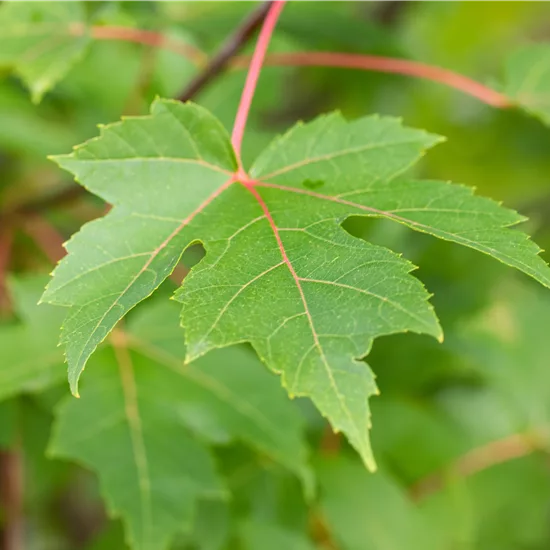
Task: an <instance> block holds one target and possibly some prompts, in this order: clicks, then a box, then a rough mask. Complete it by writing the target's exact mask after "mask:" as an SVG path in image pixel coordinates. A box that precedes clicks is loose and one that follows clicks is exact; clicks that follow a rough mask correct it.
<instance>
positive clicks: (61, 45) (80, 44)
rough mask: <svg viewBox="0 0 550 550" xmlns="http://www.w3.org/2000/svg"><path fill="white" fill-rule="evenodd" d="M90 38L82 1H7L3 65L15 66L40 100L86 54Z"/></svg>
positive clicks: (0, 37)
mask: <svg viewBox="0 0 550 550" xmlns="http://www.w3.org/2000/svg"><path fill="white" fill-rule="evenodd" d="M89 42H90V37H89V36H88V33H87V32H86V30H85V28H84V6H83V4H82V3H81V2H78V1H77V2H4V3H3V5H2V6H1V7H0V66H2V65H3V66H8V67H12V68H13V69H14V70H15V72H16V73H17V74H18V75H20V76H21V78H22V79H23V81H24V82H25V83H26V84H27V86H28V87H29V88H30V90H31V94H32V99H33V101H34V102H35V103H38V102H39V101H40V100H41V99H42V96H43V95H44V94H45V93H46V92H47V91H48V90H50V89H51V88H52V87H53V86H54V85H55V84H56V83H57V82H59V80H61V79H62V78H63V76H65V74H66V73H67V72H68V71H69V69H70V68H71V67H72V65H73V64H74V63H75V62H76V61H77V60H78V59H79V58H80V57H81V56H82V55H83V53H84V52H85V50H86V47H87V45H88V43H89Z"/></svg>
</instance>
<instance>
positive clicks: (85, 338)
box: [44, 100, 550, 468]
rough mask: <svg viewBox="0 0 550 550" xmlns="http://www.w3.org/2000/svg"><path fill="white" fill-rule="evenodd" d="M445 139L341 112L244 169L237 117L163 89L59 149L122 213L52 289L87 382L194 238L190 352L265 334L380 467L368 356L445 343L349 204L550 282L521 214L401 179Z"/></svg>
mask: <svg viewBox="0 0 550 550" xmlns="http://www.w3.org/2000/svg"><path fill="white" fill-rule="evenodd" d="M439 140H440V138H438V137H437V136H433V135H430V134H428V133H426V132H423V131H419V130H413V129H409V128H405V127H403V126H402V125H401V123H400V121H399V120H398V119H393V118H380V117H376V116H374V117H366V118H363V119H360V120H357V121H355V122H350V123H348V122H346V121H345V120H344V119H343V118H342V117H341V116H339V115H338V114H333V115H328V116H323V117H320V118H318V119H316V120H315V121H313V122H312V123H309V124H306V125H303V124H299V125H297V126H296V127H295V128H293V129H292V130H290V131H289V132H288V133H287V134H285V135H284V136H282V137H280V138H277V139H276V140H275V141H274V142H273V143H272V145H271V146H270V147H268V148H267V149H266V150H265V152H264V153H262V154H261V155H260V156H259V158H258V159H257V161H256V162H255V163H254V165H253V167H252V169H251V172H250V173H251V177H252V178H253V179H251V180H250V181H248V182H246V181H245V183H244V185H240V184H239V183H238V181H235V180H236V178H235V175H234V172H235V170H236V165H235V158H234V155H233V153H232V150H231V146H230V144H229V140H228V138H227V135H226V133H225V131H224V130H223V129H222V127H221V125H220V124H219V123H218V122H217V121H216V119H214V118H213V117H212V116H211V115H210V114H208V113H207V112H206V111H204V110H203V109H200V108H198V107H196V106H194V105H192V104H185V105H183V104H180V103H177V102H173V101H163V100H158V101H156V102H155V103H154V104H153V107H152V114H151V115H150V116H147V117H140V118H130V119H125V120H124V121H123V122H121V123H116V124H113V125H111V126H108V127H105V128H103V129H102V133H101V136H100V137H99V138H96V139H93V140H91V141H89V142H87V143H86V144H84V145H82V146H80V147H78V148H77V149H76V151H75V153H73V154H72V155H68V156H62V157H57V161H58V163H59V164H60V165H61V166H62V167H64V168H66V169H68V170H70V171H72V172H73V173H74V174H75V175H76V177H77V179H78V180H79V181H80V182H81V183H82V184H83V185H84V186H85V187H86V188H88V189H90V190H91V191H93V192H94V193H96V194H98V195H100V196H101V197H102V198H104V199H105V200H107V201H108V202H110V203H112V204H114V205H115V208H114V209H113V211H112V212H111V213H109V214H108V215H107V216H106V217H105V218H104V219H102V220H99V221H95V222H92V223H91V224H88V225H87V226H85V227H84V228H83V229H82V231H81V232H80V233H78V234H77V235H76V236H75V237H74V238H73V239H72V240H71V241H70V242H69V243H68V246H67V249H68V251H69V255H68V257H67V258H65V259H64V260H63V261H62V262H61V264H60V265H59V266H58V268H57V269H56V271H55V273H54V277H53V279H52V281H51V282H50V284H49V286H48V288H47V289H46V292H45V294H44V300H46V301H49V302H52V303H56V304H59V305H65V306H71V311H70V313H69V315H68V317H67V319H66V321H65V324H64V328H63V338H62V340H63V342H64V343H66V344H67V357H68V361H69V380H70V383H71V387H72V389H73V391H76V389H77V381H78V376H79V374H80V372H81V371H82V369H83V368H84V365H85V362H86V360H87V358H88V357H89V356H90V354H91V353H92V352H93V350H94V349H95V347H96V346H97V345H98V344H99V343H100V342H101V341H102V340H103V339H104V338H105V336H106V335H107V334H108V332H109V331H110V330H111V329H112V328H113V326H114V325H115V323H116V322H117V321H118V320H120V319H121V317H122V316H123V315H124V314H125V313H126V312H127V311H128V310H129V309H130V308H132V307H133V306H134V305H136V304H137V303H138V302H139V301H141V300H143V299H144V298H145V297H147V296H148V295H149V294H151V292H152V291H153V290H154V289H155V288H156V287H157V286H158V285H159V284H160V283H161V282H162V281H163V280H164V279H165V278H166V277H167V276H168V275H169V273H170V272H171V271H172V269H173V268H174V266H175V265H176V263H177V261H178V260H179V258H180V256H181V253H182V251H183V249H184V248H185V247H186V246H188V245H189V244H191V243H193V242H196V241H202V242H203V243H204V246H205V248H206V251H207V254H206V258H205V259H204V260H203V261H202V262H201V263H200V264H199V265H198V266H197V267H196V268H194V269H193V270H192V272H191V274H190V275H189V276H188V277H187V278H186V280H185V282H184V284H183V286H182V288H181V289H180V290H179V291H178V292H177V294H176V299H178V300H179V301H181V302H182V303H183V313H182V324H183V326H184V327H185V329H186V338H187V360H188V361H192V360H194V359H196V358H198V357H200V356H202V355H204V354H205V353H206V352H208V351H210V350H212V349H214V348H219V347H224V346H228V345H231V344H235V343H239V342H243V341H249V342H251V343H252V345H253V346H254V348H255V349H256V351H257V352H258V354H259V356H260V358H261V359H262V360H263V361H264V362H265V363H267V364H268V366H269V367H270V368H271V369H272V370H274V371H275V372H277V373H281V374H282V376H283V384H284V386H285V387H286V388H287V390H288V392H289V393H290V395H291V396H296V395H304V396H309V397H310V398H311V399H312V400H313V401H314V402H315V404H316V405H317V407H318V408H319V410H320V411H321V412H322V413H323V415H325V416H327V417H328V418H329V420H330V422H331V424H332V425H333V427H334V429H335V430H337V431H342V432H344V433H345V434H346V435H347V436H348V438H349V439H350V441H351V442H352V444H353V445H354V446H355V447H356V449H357V450H358V451H359V453H360V454H361V456H362V458H363V460H364V462H365V463H366V464H367V465H368V467H370V468H374V460H373V457H372V451H371V449H370V443H369V437H368V429H369V426H370V412H369V408H368V403H367V398H368V396H370V395H372V394H374V393H376V392H377V390H376V386H375V383H374V378H373V375H372V373H371V372H370V370H369V369H368V367H367V366H366V365H365V364H364V363H362V362H360V361H358V359H360V358H362V357H364V356H365V355H366V354H367V353H368V351H369V349H370V346H371V344H372V341H373V339H374V338H376V337H378V336H381V335H385V334H392V333H397V332H406V331H414V332H418V333H426V334H430V335H433V336H436V337H438V338H441V329H440V327H439V324H438V322H437V319H436V317H435V314H434V312H433V310H432V308H431V306H430V305H429V304H428V302H427V299H428V294H427V292H426V291H425V289H424V288H423V286H422V284H421V283H420V282H419V281H418V280H417V279H415V278H414V277H412V276H411V275H410V274H409V272H410V271H411V270H412V269H413V266H412V264H410V263H408V262H407V261H405V260H403V259H402V258H400V257H399V256H397V255H396V254H394V253H392V252H390V251H389V250H387V249H385V248H382V247H378V246H374V245H372V244H369V243H366V242H364V241H363V240H361V239H357V238H353V237H351V236H350V235H349V234H348V233H346V232H345V231H343V230H342V228H341V227H340V224H341V223H342V221H343V220H345V219H346V218H347V217H348V216H349V215H351V214H355V215H364V216H372V217H381V218H387V219H389V220H392V221H395V222H397V223H400V224H403V225H406V226H408V227H410V228H412V229H415V230H418V231H421V232H424V233H429V234H432V235H434V236H437V237H439V238H442V239H445V240H449V241H453V242H456V243H460V244H463V245H465V246H469V247H471V248H474V249H476V250H479V251H481V252H484V253H486V254H489V255H491V256H493V257H495V258H497V259H499V260H501V261H502V262H504V263H506V264H508V265H511V266H514V267H516V268H518V269H520V270H522V271H524V272H526V273H527V274H529V275H531V276H532V277H534V278H535V279H537V280H539V281H540V282H541V283H543V284H546V285H547V286H550V276H549V275H548V274H549V272H550V270H549V269H548V266H547V265H546V264H545V263H544V262H543V261H542V259H540V258H539V257H538V252H539V249H538V247H537V246H536V245H535V244H534V243H532V242H531V241H530V240H529V239H528V237H527V236H526V235H524V234H522V233H520V232H517V231H512V230H510V229H508V226H510V225H513V224H515V223H517V222H519V221H521V220H522V219H523V218H521V217H520V216H519V215H517V214H516V213H515V212H513V211H509V210H506V209H504V208H502V207H500V206H499V205H498V204H497V203H495V202H493V201H490V200H489V199H484V198H479V197H475V196H473V195H472V193H471V191H470V190H468V189H467V188H464V187H462V186H453V185H450V184H447V183H443V182H430V181H414V180H410V179H406V178H404V177H403V176H402V175H401V174H402V173H403V172H404V171H406V170H407V169H408V168H409V167H411V166H412V165H413V164H414V163H415V162H416V161H417V160H418V159H419V158H420V156H421V155H422V154H423V153H424V151H425V149H426V148H428V147H430V146H432V145H433V144H435V143H437V142H438V141H439Z"/></svg>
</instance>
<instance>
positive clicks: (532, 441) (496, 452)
mask: <svg viewBox="0 0 550 550" xmlns="http://www.w3.org/2000/svg"><path fill="white" fill-rule="evenodd" d="M544 440H545V436H544V433H543V432H542V430H541V433H535V434H533V433H529V434H525V433H521V434H513V435H510V436H508V437H505V438H503V439H498V440H496V441H491V442H490V443H487V444H486V445H483V446H482V447H478V448H476V449H473V450H471V451H469V452H468V453H466V454H465V455H463V456H462V457H460V458H458V459H457V460H456V461H455V462H454V463H453V464H452V465H451V466H450V467H449V468H446V469H445V471H444V472H437V473H435V474H431V475H429V476H427V477H425V478H423V479H421V480H420V481H419V482H418V483H415V484H414V485H413V486H412V487H411V489H410V491H409V493H410V495H411V496H412V497H413V498H414V499H415V500H421V499H423V498H426V497H427V496H429V495H431V494H433V493H435V492H437V491H439V490H441V489H442V488H443V487H444V486H445V481H446V478H447V476H448V474H449V473H452V474H454V475H456V476H458V477H460V478H465V477H469V476H472V475H474V474H476V473H478V472H481V471H482V470H486V469H487V468H490V467H492V466H496V465H497V464H502V463H504V462H508V461H509V460H513V459H515V458H521V457H523V456H527V455H529V454H531V453H533V452H535V451H538V450H541V449H543V448H544V445H543V444H542V442H543V441H544Z"/></svg>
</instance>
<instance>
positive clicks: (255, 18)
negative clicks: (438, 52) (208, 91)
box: [179, 2, 271, 101]
mask: <svg viewBox="0 0 550 550" xmlns="http://www.w3.org/2000/svg"><path fill="white" fill-rule="evenodd" d="M270 6H271V2H264V3H263V4H261V5H260V6H259V7H258V8H257V9H256V10H254V11H253V12H252V13H251V14H250V15H249V16H248V17H247V18H246V19H245V20H244V21H243V23H242V24H241V25H240V26H239V27H237V29H236V30H235V32H233V34H231V36H229V38H228V39H227V40H226V41H225V42H224V44H223V45H222V47H221V48H220V50H219V51H218V53H217V54H216V55H214V57H213V58H212V60H211V61H210V62H209V63H208V65H207V66H206V68H205V69H204V70H203V71H202V72H201V73H200V74H199V75H198V76H197V77H196V78H195V79H194V80H192V81H191V82H190V83H189V85H188V86H187V88H186V89H185V90H184V91H183V92H182V94H181V95H180V97H179V99H180V100H181V101H187V100H189V99H191V98H192V97H193V96H195V95H196V94H197V93H198V92H199V91H200V90H202V89H203V88H204V87H205V86H206V85H207V84H208V83H209V82H210V81H212V80H213V79H214V78H215V77H216V76H217V75H218V74H220V73H221V72H222V71H223V69H224V68H225V67H226V66H227V65H228V63H229V61H230V59H231V58H232V57H234V56H235V54H236V53H238V52H239V51H240V50H241V49H242V48H243V46H244V45H245V44H246V43H247V42H248V41H249V40H250V38H252V36H253V34H254V33H255V32H256V30H257V29H258V28H259V27H260V25H261V24H262V22H263V20H264V19H265V17H266V15H267V13H268V11H269V8H270Z"/></svg>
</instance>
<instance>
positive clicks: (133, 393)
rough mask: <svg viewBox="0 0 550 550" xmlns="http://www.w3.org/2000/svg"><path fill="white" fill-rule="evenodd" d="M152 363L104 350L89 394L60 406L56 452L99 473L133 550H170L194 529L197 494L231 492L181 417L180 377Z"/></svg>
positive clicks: (53, 449) (53, 446)
mask: <svg viewBox="0 0 550 550" xmlns="http://www.w3.org/2000/svg"><path fill="white" fill-rule="evenodd" d="M119 338H120V339H121V340H122V338H123V336H119ZM149 367H150V364H149V362H148V361H147V360H144V359H143V358H142V357H140V356H138V355H135V354H133V353H132V352H130V351H129V350H128V349H127V348H126V347H125V346H124V345H123V344H122V343H121V344H120V345H118V346H117V347H115V348H109V349H105V350H102V351H101V352H100V353H98V355H97V357H96V358H94V371H93V373H92V374H91V375H90V377H89V379H88V385H87V392H86V395H84V396H83V398H82V399H81V400H75V399H74V398H72V397H69V398H68V399H67V400H66V401H64V402H63V403H62V404H61V406H60V408H59V409H58V411H57V423H56V425H55V428H54V434H53V438H52V441H51V443H50V454H51V455H52V456H57V457H63V458H69V459H72V460H75V461H77V462H79V463H81V464H84V465H87V466H89V467H90V468H92V469H93V470H95V471H97V473H98V475H99V478H100V480H101V484H102V487H103V493H104V495H105V500H106V503H107V507H108V509H109V511H110V513H111V514H112V515H113V516H115V517H121V518H122V520H123V522H124V523H125V526H126V533H127V541H128V544H129V545H130V547H132V548H136V549H138V550H157V549H158V550H164V549H165V548H168V546H169V543H170V541H171V540H172V539H173V537H174V535H175V534H176V533H177V532H178V531H180V530H185V529H189V527H190V525H191V521H192V516H193V509H194V505H195V501H196V499H197V498H199V497H208V498H223V497H224V489H223V485H222V483H221V481H220V479H219V478H218V475H217V474H216V471H215V467H214V462H213V458H212V457H211V455H210V453H209V451H208V450H207V449H206V448H205V447H204V446H203V445H202V444H200V443H198V442H197V441H195V440H194V439H193V438H192V437H191V436H190V434H189V432H188V430H187V429H186V427H185V425H184V424H183V423H182V420H181V418H180V417H179V416H178V413H177V404H175V403H174V400H173V399H174V396H173V394H174V389H175V388H177V386H176V384H178V383H179V384H181V382H180V379H179V377H178V375H177V374H175V373H173V372H171V371H169V370H167V369H163V370H155V369H152V368H149ZM170 394H172V395H170Z"/></svg>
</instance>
